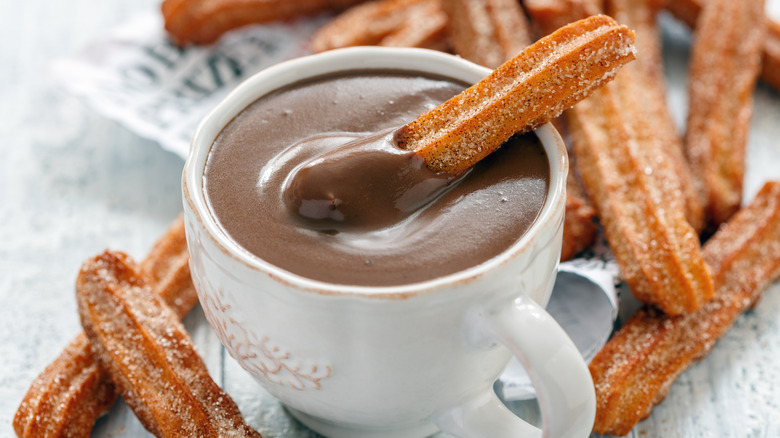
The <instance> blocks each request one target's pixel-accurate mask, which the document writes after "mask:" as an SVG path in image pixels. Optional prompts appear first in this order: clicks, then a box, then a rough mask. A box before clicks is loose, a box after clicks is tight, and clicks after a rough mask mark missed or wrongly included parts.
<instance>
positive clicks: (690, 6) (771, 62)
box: [666, 0, 780, 91]
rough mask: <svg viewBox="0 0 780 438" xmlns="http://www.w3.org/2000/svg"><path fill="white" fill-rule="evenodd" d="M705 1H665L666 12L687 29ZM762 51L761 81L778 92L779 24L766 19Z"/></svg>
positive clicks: (779, 87)
mask: <svg viewBox="0 0 780 438" xmlns="http://www.w3.org/2000/svg"><path fill="white" fill-rule="evenodd" d="M706 1H707V0H666V10H668V11H669V12H671V13H672V15H674V16H675V17H676V18H677V19H679V20H681V21H682V22H684V23H685V24H687V25H688V26H689V27H691V28H694V27H695V26H696V20H697V19H698V18H699V14H701V10H702V7H703V6H704V4H705V3H706ZM766 26H767V29H766V35H765V37H764V49H763V53H762V59H761V79H762V80H763V81H764V82H766V83H767V84H769V85H771V86H772V87H774V88H775V90H778V91H780V23H778V22H777V21H775V20H772V19H771V18H770V17H767V23H766Z"/></svg>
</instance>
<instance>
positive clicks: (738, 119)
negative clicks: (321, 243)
mask: <svg viewBox="0 0 780 438" xmlns="http://www.w3.org/2000/svg"><path fill="white" fill-rule="evenodd" d="M226 3H228V2H227V1H226ZM254 3H255V5H256V7H257V8H263V7H264V6H263V3H267V2H262V1H257V2H254ZM301 3H307V4H308V3H310V2H306V1H302V2H301ZM325 3H327V2H321V3H320V4H322V5H323V6H326V5H325ZM664 8H665V9H667V10H668V11H669V12H671V13H672V14H673V15H674V16H676V17H677V18H679V19H680V20H681V21H683V22H685V23H687V24H688V25H689V26H690V27H691V29H692V30H693V40H694V43H693V49H692V54H691V61H690V90H689V101H690V105H689V107H690V108H689V114H688V123H687V129H686V132H685V133H684V135H680V134H679V133H678V131H677V129H676V127H675V124H674V122H673V120H672V116H671V114H670V111H669V108H668V106H667V102H666V84H665V81H664V74H663V60H662V59H663V58H662V54H661V46H660V34H659V29H658V25H657V16H658V13H659V11H660V10H661V9H664ZM597 14H607V15H610V16H612V17H614V18H615V19H616V20H617V22H619V23H620V24H623V25H626V26H628V27H629V28H631V29H633V30H634V31H636V48H637V61H636V62H634V63H631V64H629V65H627V66H626V67H625V68H623V69H622V70H621V72H620V73H619V74H618V75H617V76H616V77H615V80H613V81H612V82H610V83H608V84H606V85H605V86H603V87H601V88H599V89H598V90H596V91H595V92H594V93H593V94H592V95H591V96H590V97H589V98H587V99H585V100H583V101H582V102H580V103H578V104H577V105H575V106H574V107H573V108H571V109H570V110H568V111H566V113H565V115H564V116H563V117H561V118H559V119H556V120H554V123H556V125H557V127H558V128H559V130H561V131H562V132H564V133H565V137H566V138H567V139H568V141H569V145H568V146H569V148H570V152H571V153H572V155H571V158H572V160H571V161H572V170H573V171H572V172H571V173H570V178H569V182H568V195H567V203H566V206H567V208H566V219H565V225H564V247H563V252H562V259H564V260H565V259H567V258H570V257H572V256H574V255H575V254H577V253H578V252H580V251H582V250H583V249H585V248H587V247H588V246H590V245H591V244H592V243H593V240H594V237H595V236H596V233H597V226H596V223H600V224H601V226H602V228H603V231H604V235H605V237H606V238H607V241H608V243H609V245H610V248H611V250H612V252H613V254H614V256H615V259H616V261H617V262H618V264H619V266H620V269H621V275H622V278H623V279H624V280H625V281H626V283H627V284H628V285H629V287H630V289H631V291H632V293H633V294H634V295H635V296H636V297H637V298H638V299H639V300H641V301H643V302H645V303H647V306H646V307H645V308H644V309H643V310H641V311H640V312H639V313H638V314H637V315H636V316H635V317H634V319H632V320H631V321H630V322H629V323H628V324H626V325H625V326H624V327H623V328H621V329H620V331H619V332H618V333H617V334H616V335H615V336H614V337H613V339H612V340H611V341H610V342H609V343H608V344H607V346H606V347H605V348H604V349H603V351H602V352H601V353H600V354H599V355H598V356H597V357H596V358H595V359H594V361H593V363H592V365H591V372H592V374H593V378H594V381H595V383H596V389H597V397H598V415H597V420H596V424H595V427H594V430H595V431H597V432H601V433H612V434H619V435H622V434H626V433H628V432H629V431H630V430H631V429H632V428H633V426H634V425H635V424H636V423H637V422H638V421H639V420H641V419H642V418H644V417H646V416H648V415H649V413H650V410H651V409H652V407H653V406H654V405H655V404H657V403H658V402H660V401H661V399H662V398H663V396H664V395H665V393H666V391H668V389H669V387H670V386H671V383H672V382H673V381H674V380H675V378H676V377H677V375H678V374H679V373H680V372H681V371H682V370H684V369H685V368H687V367H688V365H690V363H691V362H692V361H694V360H697V359H700V358H701V357H703V356H704V355H705V354H706V352H707V351H708V349H709V348H710V347H711V346H712V344H713V343H714V342H715V341H716V340H717V339H718V338H719V337H720V336H722V334H723V333H724V332H725V330H726V329H727V328H728V327H729V326H730V325H731V323H732V322H733V321H734V319H735V318H736V316H737V315H738V314H739V313H741V312H742V311H743V310H745V309H746V308H747V307H748V306H749V305H750V303H753V302H755V300H756V299H757V298H758V297H759V296H760V293H761V291H762V290H763V289H764V288H765V287H766V286H767V285H768V284H769V283H770V282H771V281H772V280H774V279H775V278H777V276H778V274H779V273H780V272H779V270H778V267H777V266H778V259H780V254H778V251H777V247H778V244H780V240H778V237H780V236H778V235H777V234H778V233H777V232H775V230H776V229H777V227H778V225H777V224H774V222H773V221H774V220H775V219H774V217H775V216H777V214H776V212H775V211H774V209H775V208H776V207H775V204H776V203H777V202H778V200H780V198H778V197H779V196H780V194H779V193H780V188H779V187H778V185H777V184H775V183H770V184H767V186H766V187H765V188H764V189H763V190H762V191H761V192H760V193H759V195H758V196H757V197H756V199H755V200H754V201H753V203H752V204H750V205H749V206H747V207H744V208H740V207H741V205H742V183H743V179H744V171H745V166H744V162H745V148H746V139H747V133H748V128H749V120H750V117H751V112H752V94H753V89H754V87H755V84H756V81H757V80H758V79H759V78H761V79H762V80H763V81H765V82H766V83H767V84H769V85H771V86H773V87H774V88H776V89H778V90H780V24H778V23H776V22H773V21H771V20H769V19H767V18H766V17H765V15H764V14H765V13H764V2H763V1H751V2H735V1H729V0H669V1H666V2H665V1H664V0H521V1H518V0H446V1H441V0H439V1H437V0H379V1H370V2H362V3H361V4H359V5H355V6H352V7H350V8H348V9H347V10H346V11H344V12H342V13H340V14H339V15H337V16H336V18H335V19H333V20H332V21H331V22H330V23H328V24H326V25H325V26H324V27H323V28H322V29H321V30H320V31H319V32H318V33H316V34H315V35H314V37H313V40H312V42H311V47H312V49H313V50H314V51H316V52H321V51H325V50H330V49H335V48H339V47H346V46H352V45H365V44H372V45H387V46H396V45H405V46H413V47H426V48H437V49H439V50H446V51H451V52H454V53H456V54H458V55H460V56H463V57H464V58H466V59H469V60H471V61H474V62H476V63H479V64H482V65H485V66H487V67H490V68H497V67H499V66H500V65H502V64H503V63H504V62H505V61H506V60H507V59H509V58H511V57H512V56H514V54H515V53H517V51H518V50H521V49H522V48H523V47H526V46H528V45H529V44H531V42H532V41H534V40H535V39H536V38H538V37H540V36H542V35H546V34H549V33H550V32H552V31H553V30H555V29H558V28H560V27H561V26H563V25H566V24H567V23H571V22H574V21H576V20H580V19H583V18H585V17H588V16H593V15H597ZM410 29H414V31H411V30H410ZM173 36H174V38H175V39H177V40H179V41H183V42H187V41H186V39H184V38H181V37H178V36H177V35H176V34H175V33H173ZM453 129H457V128H455V127H453ZM474 138H477V136H473V137H470V138H467V139H465V141H466V143H468V142H469V141H475V140H474ZM422 141H428V140H426V139H425V138H423V139H422ZM478 141H482V140H478ZM429 143H432V142H430V141H429ZM456 161H457V160H456ZM437 166H438V167H440V168H442V169H445V170H448V169H450V168H449V167H448V166H447V165H441V163H437V164H436V165H435V166H434V167H437ZM438 167H437V168H438ZM708 239H709V240H708ZM702 242H706V243H705V244H704V246H702ZM759 254H760V256H759Z"/></svg>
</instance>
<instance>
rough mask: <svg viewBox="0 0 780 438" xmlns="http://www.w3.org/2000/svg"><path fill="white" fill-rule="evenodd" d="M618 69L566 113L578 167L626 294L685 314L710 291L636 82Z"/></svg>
mask: <svg viewBox="0 0 780 438" xmlns="http://www.w3.org/2000/svg"><path fill="white" fill-rule="evenodd" d="M622 73H623V72H621V74H620V75H618V78H616V80H615V81H613V82H611V83H609V84H607V85H606V86H604V87H602V88H601V89H600V90H597V92H596V93H594V94H593V95H592V96H591V97H590V98H588V99H585V100H583V101H582V102H580V103H579V104H578V105H577V106H575V107H574V108H572V109H571V110H570V111H568V112H567V120H568V122H569V127H570V132H571V138H572V143H573V146H574V151H575V154H576V156H577V167H578V170H579V172H580V175H581V176H582V180H583V183H584V184H585V188H586V190H587V193H588V195H589V197H590V199H591V200H592V201H593V204H594V205H595V206H596V211H597V214H598V216H599V219H600V221H601V224H602V226H603V227H604V232H605V235H606V237H607V240H608V242H609V246H610V248H611V249H612V252H613V254H614V255H615V260H616V261H617V262H618V265H619V266H620V271H621V274H622V277H623V278H624V280H625V281H626V283H627V284H628V285H629V287H630V288H631V292H632V293H633V294H634V295H635V296H636V297H637V298H638V299H640V300H641V301H644V302H647V303H652V304H656V305H658V306H660V307H661V308H663V309H664V311H665V312H667V313H669V314H679V313H683V312H690V311H693V310H696V309H698V308H699V307H700V306H701V305H702V304H703V303H704V302H706V301H707V300H709V299H710V298H711V297H712V295H713V289H712V279H711V278H710V273H709V269H708V267H707V266H706V264H705V263H704V261H703V259H702V257H701V251H700V246H699V237H698V235H697V233H696V232H695V231H694V229H693V228H692V227H691V226H690V225H689V224H688V222H687V220H686V218H685V214H684V208H683V205H682V197H679V196H669V194H670V193H674V190H676V189H677V188H678V187H679V182H678V181H676V180H675V177H676V175H675V174H674V167H673V166H671V165H670V164H669V162H668V160H665V159H664V155H663V154H658V146H659V145H658V143H657V142H655V141H653V142H650V141H648V138H649V136H647V135H646V134H645V133H646V132H648V130H650V128H651V127H649V126H643V125H644V124H647V123H648V122H649V120H647V119H645V118H644V117H643V116H644V108H643V107H641V106H640V105H639V103H638V101H637V100H636V97H637V96H642V92H641V91H639V90H637V88H638V87H641V83H637V82H634V81H632V80H630V79H631V76H630V75H629V76H622ZM621 76H622V79H621ZM661 146H663V145H661Z"/></svg>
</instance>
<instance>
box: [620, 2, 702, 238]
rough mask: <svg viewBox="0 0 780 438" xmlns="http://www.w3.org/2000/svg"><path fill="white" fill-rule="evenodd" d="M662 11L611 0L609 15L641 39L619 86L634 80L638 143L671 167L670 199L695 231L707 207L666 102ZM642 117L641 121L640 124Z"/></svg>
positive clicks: (648, 4) (658, 4)
mask: <svg viewBox="0 0 780 438" xmlns="http://www.w3.org/2000/svg"><path fill="white" fill-rule="evenodd" d="M662 6H663V2H662V1H659V0H607V1H606V8H607V14H609V15H610V16H612V17H614V18H615V20H617V21H618V22H619V23H621V24H623V25H626V26H628V27H630V28H631V29H634V31H635V32H636V34H637V37H636V46H637V53H638V55H637V60H636V62H635V63H632V64H631V65H628V66H626V68H625V69H623V71H622V72H621V73H620V75H619V76H625V77H619V78H618V79H617V80H618V81H631V82H634V83H635V85H637V86H633V87H632V89H633V90H634V91H635V92H636V93H637V95H636V97H635V100H636V101H638V102H642V106H643V107H644V112H643V113H642V114H636V117H637V123H636V124H635V126H636V129H637V133H638V134H639V135H640V137H641V138H640V141H642V142H643V144H645V147H648V148H652V150H653V151H655V153H656V154H657V155H658V157H659V162H658V163H657V165H656V166H654V167H658V166H667V165H669V166H672V167H673V168H674V175H673V176H672V177H671V180H670V181H667V182H666V184H668V185H674V184H675V183H676V184H677V185H678V186H679V187H670V190H669V192H668V196H674V197H679V196H682V201H681V202H682V203H683V206H684V209H685V217H686V218H687V219H688V223H690V224H691V226H692V227H693V228H694V229H695V230H696V231H697V232H699V231H701V230H702V228H703V227H704V202H703V200H702V198H701V194H700V193H699V191H698V190H697V186H696V183H695V182H694V179H693V175H692V173H691V169H690V168H689V166H688V162H687V160H686V158H685V154H684V147H683V141H682V138H681V136H680V134H679V133H678V132H677V127H676V126H675V123H674V119H673V117H672V114H671V111H669V106H668V104H667V102H666V81H665V79H664V68H663V55H662V53H661V35H660V31H659V29H658V24H657V18H656V17H657V15H658V11H659V10H660V9H661V7H662ZM640 118H641V120H640Z"/></svg>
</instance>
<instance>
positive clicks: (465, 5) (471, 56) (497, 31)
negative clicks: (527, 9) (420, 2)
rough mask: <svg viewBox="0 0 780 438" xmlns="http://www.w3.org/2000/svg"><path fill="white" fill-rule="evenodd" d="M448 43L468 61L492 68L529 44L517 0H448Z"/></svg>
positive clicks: (446, 7) (526, 28) (445, 2)
mask: <svg viewBox="0 0 780 438" xmlns="http://www.w3.org/2000/svg"><path fill="white" fill-rule="evenodd" d="M442 6H443V8H444V11H445V12H446V13H447V15H448V17H449V22H448V25H447V30H448V32H447V33H448V35H449V40H450V44H451V45H452V48H453V49H454V50H455V53H457V54H458V55H460V56H462V57H463V58H465V59H468V60H469V61H472V62H475V63H477V64H480V65H484V66H485V67H489V68H496V67H498V66H500V65H501V64H503V63H504V62H506V61H507V60H508V59H510V58H512V57H513V56H515V55H516V54H518V53H520V51H521V50H523V49H524V48H526V47H527V46H528V45H530V44H531V41H532V40H531V33H530V29H529V24H528V19H527V18H526V17H525V13H524V12H523V9H522V7H521V6H520V2H518V1H517V0H448V1H444V2H442Z"/></svg>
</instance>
